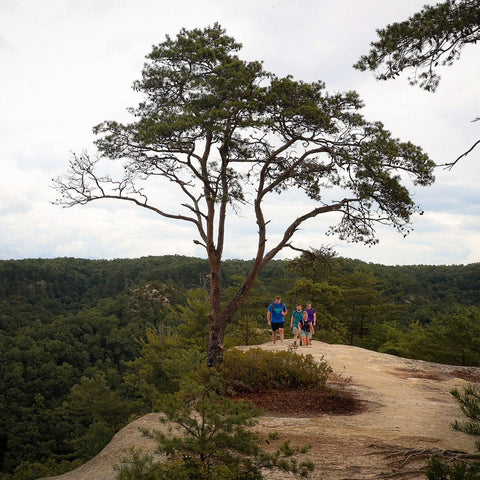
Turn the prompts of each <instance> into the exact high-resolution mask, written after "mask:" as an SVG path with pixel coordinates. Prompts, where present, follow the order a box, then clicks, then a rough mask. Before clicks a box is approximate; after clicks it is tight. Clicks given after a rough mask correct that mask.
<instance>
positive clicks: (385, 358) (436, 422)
mask: <svg viewBox="0 0 480 480" xmlns="http://www.w3.org/2000/svg"><path fill="white" fill-rule="evenodd" d="M287 342H288V341H287ZM261 347H262V348H265V349H268V350H282V349H285V348H287V347H288V345H287V344H286V345H280V344H277V345H272V344H271V343H270V344H269V343H267V344H264V345H262V346H261ZM297 352H299V353H305V354H311V355H313V356H314V357H318V358H321V357H322V356H324V358H325V360H327V361H328V362H329V363H330V365H331V366H332V368H333V371H334V374H335V375H336V376H340V377H341V378H342V379H343V380H344V386H343V387H342V388H344V389H345V390H346V391H349V392H351V393H353V394H354V395H355V397H356V398H357V399H358V400H360V401H361V402H362V405H363V407H364V408H362V409H361V411H360V412H359V413H357V414H348V415H329V414H323V415H319V416H314V417H310V418H302V417H295V418H293V417H287V416H275V417H274V416H264V417H262V418H261V419H260V422H259V424H258V429H259V430H260V431H264V432H267V433H270V432H276V433H278V434H279V435H280V439H281V440H285V439H287V438H288V439H291V440H292V445H307V444H309V445H312V448H311V450H310V451H309V453H308V454H307V455H306V457H308V458H309V459H311V460H312V461H314V463H315V465H316V467H315V471H314V472H313V474H312V476H311V478H312V479H322V480H340V479H346V478H348V479H352V480H353V479H358V480H364V479H368V478H372V479H379V478H386V474H389V473H392V472H394V471H395V470H396V469H398V468H399V463H396V464H395V463H392V462H393V461H395V460H404V459H405V458H406V456H405V452H406V451H408V450H413V449H415V450H417V451H421V450H426V451H430V450H433V449H438V450H460V451H465V452H470V453H473V452H474V439H473V438H472V437H469V436H468V435H465V434H462V433H458V432H454V431H453V430H452V429H451V426H450V425H451V423H452V421H453V420H455V419H461V418H462V414H461V412H460V408H459V406H458V404H457V403H456V401H455V399H454V398H453V397H452V395H451V394H450V391H451V390H452V388H454V387H460V388H461V387H462V386H464V385H466V384H467V383H469V382H470V383H480V369H479V368H472V367H469V368H466V367H453V366H448V365H439V364H433V363H428V362H422V361H417V360H407V359H403V358H398V357H395V356H392V355H386V354H381V353H376V352H372V351H369V350H365V349H361V348H357V347H351V346H347V345H329V344H325V343H322V342H318V341H314V342H313V346H311V347H303V348H299V349H298V350H297ZM158 417H159V415H158V414H149V415H146V416H145V417H142V418H141V419H139V420H137V421H135V422H133V423H131V424H130V425H128V426H127V427H125V428H124V429H123V430H121V431H120V432H118V434H117V435H115V437H114V438H113V439H112V441H111V442H110V444H109V445H108V446H107V447H105V449H104V450H103V451H102V452H100V453H99V454H98V455H97V456H96V457H95V458H93V459H92V460H91V461H90V462H88V463H86V464H85V465H83V466H81V467H79V468H78V469H76V470H74V471H72V472H69V473H67V474H64V475H61V476H58V477H50V478H55V479H56V480H113V479H114V478H115V476H116V472H115V470H114V468H113V466H114V465H115V464H118V463H120V461H121V458H122V457H125V456H127V455H128V450H129V447H130V446H137V447H140V448H142V449H143V451H144V452H145V453H147V452H149V453H151V452H153V451H154V449H155V445H154V443H153V442H152V441H151V440H149V439H147V438H145V437H143V436H142V435H141V433H140V432H139V430H138V428H139V427H146V428H150V429H159V428H160V424H159V422H158ZM395 452H396V453H395ZM397 454H398V455H397ZM396 455H397V456H396ZM425 463H426V460H425V457H420V460H419V462H418V463H409V464H408V465H406V466H404V467H403V468H404V469H406V470H409V469H411V470H412V473H411V474H409V475H403V476H402V477H401V478H409V479H417V478H418V479H423V478H425V477H424V475H423V474H422V473H420V472H418V473H416V472H415V471H414V470H415V469H417V468H418V467H420V466H421V465H425ZM268 478H272V479H273V478H278V479H280V478H284V476H282V475H279V474H269V475H268Z"/></svg>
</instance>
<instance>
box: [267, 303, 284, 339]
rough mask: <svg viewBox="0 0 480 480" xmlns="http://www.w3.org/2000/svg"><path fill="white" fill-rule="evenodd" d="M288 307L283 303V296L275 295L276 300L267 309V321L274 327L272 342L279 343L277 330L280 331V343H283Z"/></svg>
mask: <svg viewBox="0 0 480 480" xmlns="http://www.w3.org/2000/svg"><path fill="white" fill-rule="evenodd" d="M286 314H287V307H286V305H285V304H284V303H282V298H281V297H275V302H273V303H271V304H270V306H269V307H268V310H267V321H268V324H269V325H270V326H271V327H272V342H273V344H275V343H277V330H278V331H279V332H280V343H283V339H284V336H285V315H286Z"/></svg>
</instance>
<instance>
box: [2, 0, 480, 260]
mask: <svg viewBox="0 0 480 480" xmlns="http://www.w3.org/2000/svg"><path fill="white" fill-rule="evenodd" d="M424 3H425V0H402V2H398V1H396V0H367V2H358V1H356V0H325V1H322V2H317V1H313V0H309V1H307V2H291V1H289V0H272V1H269V2H265V1H258V0H245V1H243V2H241V3H238V2H236V3H235V2H225V1H223V0H213V1H212V0H208V1H207V0H200V1H196V2H193V1H190V0H178V1H177V2H175V3H174V4H172V5H171V6H170V8H168V9H166V8H165V6H164V4H162V3H161V2H158V1H154V0H115V1H114V0H105V1H102V2H99V1H98V0H85V1H82V2H78V1H75V0H44V1H42V2H38V1H36V0H24V1H21V2H16V1H13V0H10V1H7V0H4V1H2V2H1V3H0V12H1V14H2V15H0V31H1V32H2V33H1V36H0V61H1V62H2V71H4V72H8V74H4V75H2V76H1V77H0V89H1V90H2V92H3V95H2V96H1V97H0V138H1V139H2V151H1V152H0V155H1V157H0V168H1V169H2V170H1V171H2V177H1V180H0V230H1V232H2V235H1V238H0V258H1V259H5V258H27V257H55V256H75V257H88V258H122V257H138V256H143V255H162V254H167V253H179V254H185V255H197V256H204V252H203V251H202V250H201V249H200V247H198V246H195V245H194V244H193V242H192V239H193V238H195V237H196V235H195V232H194V230H193V229H192V228H191V227H189V226H188V225H181V224H177V223H174V222H171V221H166V220H164V219H161V218H160V217H158V216H155V215H153V214H149V213H147V212H145V211H141V210H139V209H135V208H133V207H128V208H127V207H126V206H125V205H116V204H107V203H103V204H98V205H95V206H94V205H88V206H85V207H75V208H72V209H60V208H59V207H55V206H54V205H52V204H51V201H52V200H53V199H54V197H55V192H54V191H53V190H52V189H51V188H50V183H51V178H52V177H54V176H57V175H59V174H61V173H63V172H64V171H65V170H66V167H67V162H68V159H69V157H70V155H71V153H70V152H71V151H75V152H77V153H80V152H82V151H83V150H85V149H88V151H90V152H94V148H93V146H92V142H93V140H94V138H93V135H92V131H91V129H92V127H93V126H94V125H96V124H97V123H99V122H101V121H103V120H108V119H115V120H119V121H126V120H127V119H128V118H129V115H128V113H127V112H126V108H127V107H129V106H134V105H135V104H136V103H137V101H138V97H137V96H136V94H135V93H134V92H133V91H132V89H131V85H132V82H133V81H134V80H135V79H137V78H139V76H140V72H141V68H142V65H143V62H144V57H145V55H146V54H147V53H148V52H149V51H150V49H151V45H152V44H157V43H160V42H162V41H163V40H164V38H165V34H170V35H172V36H174V35H175V34H176V33H177V32H178V31H179V30H180V28H182V27H186V28H193V27H204V26H206V25H212V24H213V23H214V22H215V21H219V22H220V23H221V24H222V25H223V26H224V27H226V29H227V33H228V34H230V35H232V36H233V37H235V38H236V39H237V40H238V41H240V42H241V43H243V45H244V49H243V51H242V56H243V57H244V58H248V59H258V60H263V61H264V65H265V68H266V69H267V70H270V71H273V72H275V73H276V74H278V75H286V74H292V75H293V76H294V77H295V78H297V79H301V80H305V81H314V80H324V81H325V82H326V86H327V90H333V91H340V90H350V89H354V90H357V91H358V92H359V94H360V96H361V98H362V99H363V100H364V101H365V103H366V108H365V112H364V114H365V116H366V117H367V119H369V120H372V121H373V120H381V121H383V122H384V124H385V126H386V128H387V129H389V130H390V131H391V132H392V133H393V135H394V136H395V137H399V138H401V139H403V140H410V141H412V142H414V143H416V144H418V145H420V146H422V148H424V149H425V151H426V152H428V153H429V154H430V155H431V157H432V158H433V159H434V160H435V161H437V162H438V163H443V162H447V161H452V159H454V158H456V157H457V156H458V155H460V154H461V153H463V152H464V151H466V150H467V149H468V148H469V147H470V146H471V145H472V144H473V143H474V141H476V139H477V138H479V135H478V133H479V128H480V122H476V123H472V122H471V120H472V119H473V118H475V117H477V116H479V115H480V112H478V106H477V105H476V104H475V103H474V101H473V100H474V99H475V98H476V93H477V90H478V86H477V84H478V82H477V81H476V79H477V78H478V77H479V73H480V72H479V70H480V66H479V65H478V62H477V57H478V49H476V48H469V49H465V51H464V53H463V54H462V60H461V62H459V63H457V64H455V65H454V66H453V67H451V68H450V69H444V71H443V75H442V76H443V79H442V83H441V84H440V88H439V90H438V92H436V93H435V94H429V93H427V92H424V91H422V90H420V89H418V88H414V87H410V86H409V85H408V83H407V81H406V80H405V78H404V77H403V78H400V79H398V80H396V81H394V82H386V83H379V82H377V81H375V80H374V79H373V77H372V75H371V74H370V73H362V72H358V71H356V70H354V69H353V68H352V64H353V63H355V62H356V61H357V60H358V57H359V56H360V55H361V54H364V53H366V52H367V50H368V46H369V43H370V42H371V41H373V40H375V29H376V28H380V27H382V26H384V25H386V24H387V23H391V22H392V21H395V20H402V19H404V18H406V17H407V16H409V15H411V14H413V13H414V12H415V11H418V10H419V9H420V8H421V7H422V6H423V4H424ZM427 3H429V4H434V3H436V0H430V1H428V2H427ZM479 152H480V148H479V149H477V151H474V152H472V154H471V155H469V157H467V158H466V159H464V160H462V162H461V164H460V165H459V166H458V167H456V168H455V169H453V171H451V172H448V171H439V172H438V175H437V177H438V178H437V182H436V184H435V185H434V186H433V187H431V188H426V189H420V188H414V189H413V190H414V192H415V195H416V199H417V200H418V202H419V203H420V204H421V205H422V206H423V207H424V208H425V215H424V216H423V217H418V218H415V219H414V228H415V230H414V232H413V233H412V234H411V235H410V236H408V237H407V238H406V239H403V238H402V237H401V236H400V235H398V234H397V233H395V232H394V231H393V230H392V229H388V228H381V229H379V238H380V240H381V241H380V244H379V245H378V246H376V247H372V248H368V247H365V246H361V245H349V244H344V243H341V242H338V241H337V240H335V239H333V238H332V237H325V235H324V233H325V229H326V228H327V227H328V225H329V224H330V223H331V222H330V218H328V217H327V218H320V217H319V218H318V219H315V220H311V221H309V222H307V223H306V224H305V225H304V226H303V228H302V230H301V231H299V232H298V235H297V237H296V241H295V244H297V245H298V246H301V247H309V246H315V247H319V246H320V245H322V244H331V245H332V246H333V247H335V248H336V249H337V250H338V252H339V254H340V255H344V256H349V257H352V258H360V259H363V260H366V261H374V262H379V263H387V264H403V263H426V264H429V263H432V264H441V263H469V262H477V261H480V252H479V249H478V247H477V245H479V244H480V242H479V241H478V240H479V231H480V229H479V222H478V218H479V213H480V212H479V206H478V205H480V202H479V200H480V199H479V193H478V188H477V180H478V178H479V176H480V175H479V173H480V172H479V170H480V166H479V164H478V162H476V161H475V159H478V155H479ZM163 197H164V198H165V199H168V200H170V201H171V202H172V201H175V200H176V193H174V194H171V193H170V194H168V193H165V194H164V195H163ZM295 202H296V200H293V199H292V197H291V196H288V195H287V196H286V197H283V198H282V197H279V198H276V199H272V200H271V203H270V204H269V205H267V208H266V212H267V214H268V216H269V218H270V219H271V223H270V224H269V231H270V232H271V233H272V234H273V235H274V237H275V235H277V236H278V235H279V234H280V233H281V225H282V222H286V221H287V219H289V218H292V217H294V216H295V215H296V214H297V212H298V211H299V209H300V205H298V204H297V203H295ZM172 205H173V204H171V205H170V206H171V207H172ZM247 212H248V210H247V209H246V210H245V215H247ZM248 215H249V216H248V217H246V218H241V217H235V216H232V217H230V218H229V222H228V226H229V231H228V232H227V240H228V244H227V246H226V250H225V256H226V257H227V258H228V257H235V258H251V257H252V256H253V254H254V252H255V248H256V242H257V238H256V225H255V223H254V222H252V220H251V216H250V214H248ZM273 241H274V238H272V239H270V240H269V243H270V244H273ZM292 255H294V253H293V252H291V251H285V252H284V253H282V254H281V256H292ZM281 256H280V257H281Z"/></svg>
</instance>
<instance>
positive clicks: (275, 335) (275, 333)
mask: <svg viewBox="0 0 480 480" xmlns="http://www.w3.org/2000/svg"><path fill="white" fill-rule="evenodd" d="M272 343H273V344H275V343H277V329H276V328H275V327H274V325H273V323H272Z"/></svg>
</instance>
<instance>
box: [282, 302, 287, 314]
mask: <svg viewBox="0 0 480 480" xmlns="http://www.w3.org/2000/svg"><path fill="white" fill-rule="evenodd" d="M287 313H288V310H287V306H286V305H285V304H283V308H282V315H283V316H284V317H285V315H286V314H287Z"/></svg>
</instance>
